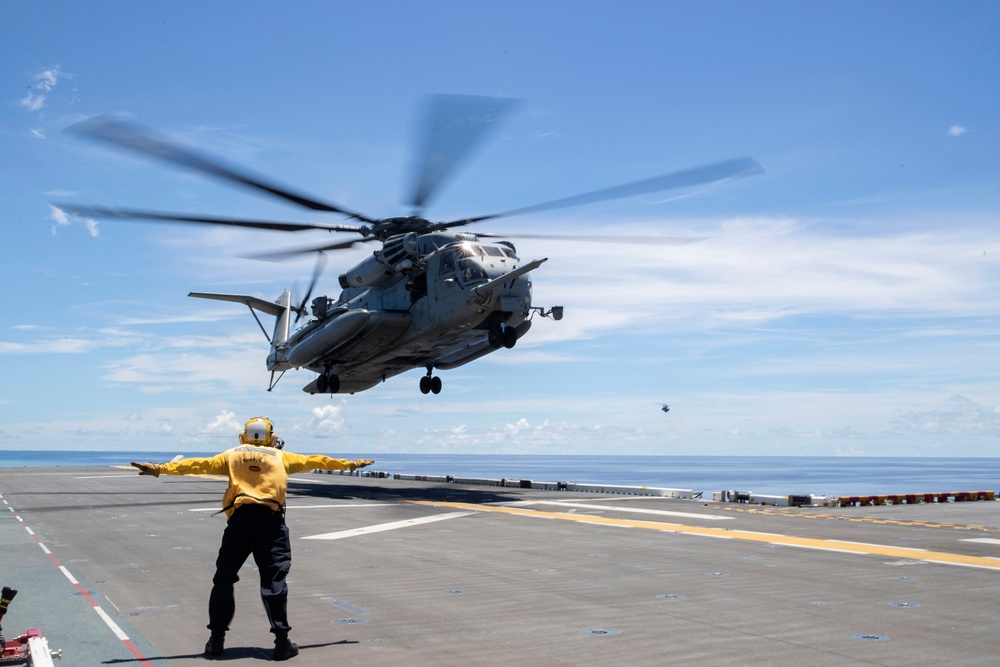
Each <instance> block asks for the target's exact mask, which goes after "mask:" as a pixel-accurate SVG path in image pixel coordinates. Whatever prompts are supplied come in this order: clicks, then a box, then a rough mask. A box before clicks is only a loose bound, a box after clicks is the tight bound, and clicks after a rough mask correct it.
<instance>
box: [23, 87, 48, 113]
mask: <svg viewBox="0 0 1000 667" xmlns="http://www.w3.org/2000/svg"><path fill="white" fill-rule="evenodd" d="M17 102H18V104H20V105H21V106H22V107H24V108H25V109H27V110H28V111H41V109H42V108H43V107H44V106H45V95H36V94H35V93H33V92H31V91H30V90H29V91H28V94H27V95H25V96H24V97H22V98H21V99H19V100H18V101H17Z"/></svg>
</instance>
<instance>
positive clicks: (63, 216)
mask: <svg viewBox="0 0 1000 667" xmlns="http://www.w3.org/2000/svg"><path fill="white" fill-rule="evenodd" d="M49 219H50V220H52V221H53V222H55V223H56V224H55V225H53V227H52V236H55V235H56V232H57V231H58V230H59V228H60V227H69V226H70V225H71V224H73V223H74V222H76V223H79V224H81V225H83V226H84V227H86V228H87V233H88V234H90V236H92V237H94V238H96V237H97V236H100V234H101V230H100V227H99V226H98V222H97V220H95V219H93V218H87V217H83V216H79V215H76V214H74V213H67V212H66V211H64V210H62V209H61V208H59V207H58V206H53V205H52V204H49Z"/></svg>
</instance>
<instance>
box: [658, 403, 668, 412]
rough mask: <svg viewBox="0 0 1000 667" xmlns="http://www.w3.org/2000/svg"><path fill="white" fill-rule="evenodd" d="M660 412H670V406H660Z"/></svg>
mask: <svg viewBox="0 0 1000 667" xmlns="http://www.w3.org/2000/svg"><path fill="white" fill-rule="evenodd" d="M660 410H662V411H663V412H670V406H669V405H667V404H666V403H664V404H663V405H661V406H660Z"/></svg>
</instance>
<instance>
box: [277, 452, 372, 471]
mask: <svg viewBox="0 0 1000 667" xmlns="http://www.w3.org/2000/svg"><path fill="white" fill-rule="evenodd" d="M284 460H285V469H286V470H287V471H288V473H289V474H291V473H296V472H302V471H304V470H350V471H351V472H354V471H355V470H357V469H358V468H364V467H365V466H370V465H371V464H373V463H375V461H373V460H371V459H355V460H353V461H348V460H347V459H334V458H330V457H329V456H324V455H322V454H294V453H292V452H284Z"/></svg>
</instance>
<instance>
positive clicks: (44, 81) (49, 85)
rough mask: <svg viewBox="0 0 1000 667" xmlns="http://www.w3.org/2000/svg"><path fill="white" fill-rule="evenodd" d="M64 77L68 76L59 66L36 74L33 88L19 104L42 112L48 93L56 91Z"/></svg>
mask: <svg viewBox="0 0 1000 667" xmlns="http://www.w3.org/2000/svg"><path fill="white" fill-rule="evenodd" d="M64 76H66V74H65V72H63V71H62V69H61V68H60V67H59V65H56V66H55V67H48V68H46V69H43V70H41V71H40V72H36V73H35V74H34V75H33V76H32V88H31V89H30V90H28V94H27V95H25V96H24V97H22V98H21V99H20V100H18V104H20V105H21V106H22V107H23V108H24V109H26V110H28V111H31V112H37V111H41V110H42V109H43V108H44V107H45V102H46V97H47V93H50V92H51V91H52V90H54V89H55V87H56V85H57V84H58V83H59V79H61V78H62V77H64ZM36 136H37V135H36ZM41 138H44V133H42V134H41Z"/></svg>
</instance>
